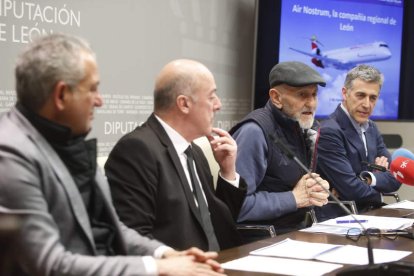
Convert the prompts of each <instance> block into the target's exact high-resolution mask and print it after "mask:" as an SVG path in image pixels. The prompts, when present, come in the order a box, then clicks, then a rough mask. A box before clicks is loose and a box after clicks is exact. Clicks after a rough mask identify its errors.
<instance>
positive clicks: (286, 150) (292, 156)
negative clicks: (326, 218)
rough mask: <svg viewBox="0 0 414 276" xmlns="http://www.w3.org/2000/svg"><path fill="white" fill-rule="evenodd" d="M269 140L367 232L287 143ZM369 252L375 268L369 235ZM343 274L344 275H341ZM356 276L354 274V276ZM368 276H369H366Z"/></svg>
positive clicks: (370, 262)
mask: <svg viewBox="0 0 414 276" xmlns="http://www.w3.org/2000/svg"><path fill="white" fill-rule="evenodd" d="M269 138H270V140H271V141H273V143H275V144H276V145H277V146H278V148H279V149H280V150H281V151H282V152H283V154H284V155H286V156H287V157H288V158H289V159H292V160H293V161H295V162H296V164H297V165H298V166H299V167H301V168H302V169H303V170H304V171H305V172H306V173H308V174H309V176H310V177H311V178H312V179H313V180H315V182H316V183H318V185H319V186H320V187H321V188H322V189H323V190H324V191H325V192H326V193H328V194H329V196H330V197H331V198H332V199H333V200H334V201H335V202H336V203H337V204H338V205H339V206H340V207H341V208H342V210H344V212H345V213H346V214H348V215H350V216H351V217H352V219H353V220H355V221H356V222H357V223H358V224H359V226H361V228H362V230H364V231H365V232H366V230H367V229H366V228H365V227H364V225H362V223H361V222H360V221H359V220H358V219H357V218H356V217H355V216H354V214H352V213H351V212H350V211H349V210H348V208H346V207H345V205H344V204H343V203H342V202H341V201H340V200H339V199H338V198H337V197H336V196H335V195H334V194H332V193H331V191H329V189H326V188H325V187H324V186H323V185H322V184H321V183H320V182H319V180H318V179H316V178H315V177H314V176H313V175H312V172H311V171H310V170H309V169H308V168H307V167H306V166H305V165H304V164H303V163H302V162H301V161H300V160H299V159H298V158H297V156H296V155H295V154H294V153H293V152H292V151H291V150H290V149H289V148H288V147H287V146H286V145H285V143H284V142H283V141H281V139H279V138H277V137H276V136H275V135H273V134H269ZM367 251H368V266H374V253H373V251H372V246H371V240H370V238H369V235H367ZM361 271H362V270H361ZM354 272H355V270H353V273H354ZM341 273H342V274H341ZM346 273H347V272H346V271H345V270H344V271H343V272H340V273H338V274H337V275H351V274H346ZM352 275H354V274H352ZM365 276H367V275H365Z"/></svg>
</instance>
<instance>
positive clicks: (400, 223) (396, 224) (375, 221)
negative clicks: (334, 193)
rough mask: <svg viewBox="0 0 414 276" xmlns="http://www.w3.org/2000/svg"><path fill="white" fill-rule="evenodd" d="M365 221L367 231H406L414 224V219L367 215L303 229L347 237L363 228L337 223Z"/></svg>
mask: <svg viewBox="0 0 414 276" xmlns="http://www.w3.org/2000/svg"><path fill="white" fill-rule="evenodd" d="M355 219H357V220H363V221H365V222H363V223H362V225H363V226H364V228H365V229H367V228H379V229H382V230H390V229H392V230H395V229H404V228H407V227H410V226H411V225H412V224H413V223H414V219H411V218H397V217H381V216H365V215H354V216H353V217H352V216H343V217H338V218H335V219H330V220H326V221H323V222H319V223H314V224H313V225H312V226H311V227H309V228H306V229H302V230H300V231H302V232H310V233H327V234H338V235H346V233H347V231H348V229H350V228H360V229H361V228H362V227H361V225H359V224H358V223H338V222H337V221H346V220H349V221H353V220H355Z"/></svg>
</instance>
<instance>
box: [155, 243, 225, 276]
mask: <svg viewBox="0 0 414 276" xmlns="http://www.w3.org/2000/svg"><path fill="white" fill-rule="evenodd" d="M163 257H164V258H165V259H163V260H156V262H157V267H158V273H159V275H211V276H219V275H220V276H222V275H224V274H223V272H224V270H223V268H221V266H220V264H219V263H218V262H216V261H215V260H214V259H215V258H217V253H216V252H204V251H202V250H200V249H198V248H196V247H192V248H190V249H188V250H184V251H175V250H168V251H166V252H165V253H164V255H163Z"/></svg>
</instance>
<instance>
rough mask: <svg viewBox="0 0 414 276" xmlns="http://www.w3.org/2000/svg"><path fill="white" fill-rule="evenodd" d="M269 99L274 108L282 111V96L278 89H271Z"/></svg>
mask: <svg viewBox="0 0 414 276" xmlns="http://www.w3.org/2000/svg"><path fill="white" fill-rule="evenodd" d="M269 98H270V101H271V102H272V104H273V105H274V106H276V107H277V108H278V109H282V107H283V104H282V94H281V92H280V91H279V90H278V89H276V88H271V89H270V90H269Z"/></svg>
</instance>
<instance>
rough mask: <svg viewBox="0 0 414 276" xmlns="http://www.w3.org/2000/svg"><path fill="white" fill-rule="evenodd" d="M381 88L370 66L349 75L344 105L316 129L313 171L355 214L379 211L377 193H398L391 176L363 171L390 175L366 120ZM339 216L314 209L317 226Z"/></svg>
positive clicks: (336, 212) (382, 147)
mask: <svg viewBox="0 0 414 276" xmlns="http://www.w3.org/2000/svg"><path fill="white" fill-rule="evenodd" d="M382 84H383V75H382V74H381V73H380V72H379V71H378V70H377V69H376V68H374V67H372V66H368V65H358V66H357V67H355V68H353V69H351V70H350V71H349V72H348V74H347V76H346V78H345V84H344V87H343V88H342V103H341V104H339V105H338V107H337V108H336V110H335V111H334V112H333V113H332V114H331V115H330V117H329V119H328V120H326V121H324V122H323V123H322V124H321V128H320V136H319V140H318V147H317V156H318V162H317V166H318V167H317V171H318V172H320V174H321V175H322V176H323V177H325V178H326V179H327V180H328V181H329V183H331V186H332V188H333V189H334V191H335V192H336V193H337V195H338V196H339V198H340V199H342V200H354V201H355V202H356V204H357V207H358V209H359V211H364V210H366V209H369V208H375V207H378V206H381V205H382V197H381V193H382V192H384V193H387V192H394V191H396V190H398V188H399V187H400V184H399V183H398V182H397V180H396V179H395V178H394V177H393V176H392V175H391V173H390V172H388V171H386V172H380V171H372V170H371V169H370V168H368V166H367V163H371V164H376V165H380V166H384V167H386V168H387V169H388V165H389V164H388V160H390V158H391V156H390V154H389V152H388V150H387V148H386V147H385V144H384V142H383V139H382V136H381V133H380V132H379V130H378V128H377V126H376V124H375V123H374V122H373V121H371V120H370V119H369V117H370V116H371V114H372V112H373V110H374V107H375V104H376V103H377V101H378V97H379V96H380V89H381V86H382ZM342 214H343V211H342V210H341V209H339V208H338V206H333V205H328V206H324V207H322V208H320V209H317V215H318V217H319V219H320V220H324V219H328V218H332V217H337V216H339V215H342Z"/></svg>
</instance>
